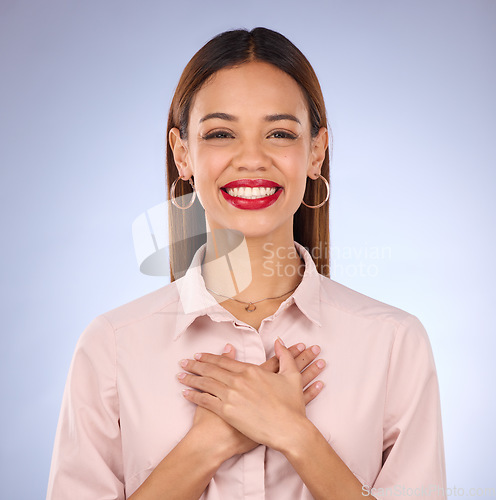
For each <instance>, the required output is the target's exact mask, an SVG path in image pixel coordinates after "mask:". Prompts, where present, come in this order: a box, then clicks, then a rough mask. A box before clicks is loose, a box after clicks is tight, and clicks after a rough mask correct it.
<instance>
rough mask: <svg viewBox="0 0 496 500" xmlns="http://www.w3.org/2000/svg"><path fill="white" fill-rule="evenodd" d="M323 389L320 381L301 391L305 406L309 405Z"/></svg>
mask: <svg viewBox="0 0 496 500" xmlns="http://www.w3.org/2000/svg"><path fill="white" fill-rule="evenodd" d="M323 388H324V383H323V382H322V381H321V380H317V382H314V383H313V384H312V385H310V386H308V387H307V388H306V389H305V390H304V391H303V401H304V402H305V406H306V405H307V404H308V403H310V401H313V400H314V399H315V398H316V397H317V396H318V395H319V394H320V393H321V392H322V389H323Z"/></svg>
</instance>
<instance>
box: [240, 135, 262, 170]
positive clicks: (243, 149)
mask: <svg viewBox="0 0 496 500" xmlns="http://www.w3.org/2000/svg"><path fill="white" fill-rule="evenodd" d="M232 166H233V167H234V168H235V169H237V170H241V171H264V170H266V169H267V168H268V167H269V166H270V157H269V155H268V154H267V152H266V151H265V148H264V144H263V139H260V138H245V139H243V140H242V141H240V142H239V144H238V148H237V150H236V152H235V154H234V156H233V159H232Z"/></svg>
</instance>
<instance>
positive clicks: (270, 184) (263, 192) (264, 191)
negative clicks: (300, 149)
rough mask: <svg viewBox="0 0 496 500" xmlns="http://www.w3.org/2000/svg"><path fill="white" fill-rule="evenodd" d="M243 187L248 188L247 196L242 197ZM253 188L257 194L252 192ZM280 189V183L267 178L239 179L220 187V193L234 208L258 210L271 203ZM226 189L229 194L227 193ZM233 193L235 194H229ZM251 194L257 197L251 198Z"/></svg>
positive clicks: (279, 192)
mask: <svg viewBox="0 0 496 500" xmlns="http://www.w3.org/2000/svg"><path fill="white" fill-rule="evenodd" d="M244 188H249V189H248V191H249V193H250V194H249V196H250V197H249V198H244V197H243V194H245V189H244ZM253 188H256V193H257V194H255V193H253V194H252V190H253ZM282 189H283V188H282V186H281V185H279V184H277V183H276V182H274V181H270V180H268V179H239V180H236V181H231V182H229V183H227V184H226V185H224V186H223V187H222V188H221V193H222V196H223V197H224V199H225V200H226V201H227V202H229V203H230V204H231V205H232V206H234V207H236V208H240V209H242V210H259V209H261V208H267V207H269V206H270V205H273V204H274V203H275V202H276V201H277V199H278V198H279V196H280V195H281V193H282ZM228 190H229V191H230V192H231V194H229V193H228ZM233 190H235V191H233ZM235 193H236V194H235ZM233 194H235V195H234V196H231V195H233ZM253 195H255V196H257V197H256V198H253V197H252V196H253Z"/></svg>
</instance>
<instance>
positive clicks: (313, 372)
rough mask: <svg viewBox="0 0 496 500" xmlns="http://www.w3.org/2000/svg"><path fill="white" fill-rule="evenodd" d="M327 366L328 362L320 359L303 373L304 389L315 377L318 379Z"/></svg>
mask: <svg viewBox="0 0 496 500" xmlns="http://www.w3.org/2000/svg"><path fill="white" fill-rule="evenodd" d="M325 366H326V362H325V361H324V360H323V359H318V360H317V361H315V363H312V364H311V365H310V366H308V367H307V368H306V370H303V371H302V372H301V382H302V384H303V387H305V386H306V385H308V384H309V383H310V382H311V381H312V380H313V379H314V378H315V377H318V376H319V375H320V374H321V372H322V370H323V369H324V368H325Z"/></svg>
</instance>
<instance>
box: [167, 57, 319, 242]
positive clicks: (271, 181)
mask: <svg viewBox="0 0 496 500" xmlns="http://www.w3.org/2000/svg"><path fill="white" fill-rule="evenodd" d="M169 140H170V143H171V147H172V150H173V151H174V157H175V160H176V165H178V170H179V175H182V176H183V178H189V177H191V175H193V176H194V181H195V188H196V191H197V195H198V197H199V199H200V201H201V203H202V205H203V207H204V209H205V212H206V217H207V220H208V224H209V226H210V229H211V230H213V229H216V228H229V229H235V230H238V231H241V232H242V233H243V234H244V235H245V237H267V236H268V235H269V233H272V232H277V231H281V230H282V231H291V233H290V234H291V235H292V230H293V214H294V213H295V212H296V210H297V209H298V207H299V206H300V204H301V200H302V198H303V194H304V192H305V185H306V177H307V176H310V177H311V178H312V179H315V178H316V177H318V174H319V173H320V168H321V165H322V161H323V160H324V156H325V150H326V148H327V140H328V139H327V130H326V129H325V128H322V129H321V130H320V132H319V135H318V136H317V138H315V139H313V140H312V138H311V135H310V119H309V113H308V110H307V106H306V101H305V97H304V95H303V93H302V91H301V90H300V88H299V86H298V84H297V83H296V82H295V81H294V80H293V79H292V78H291V77H290V76H289V75H287V74H286V73H284V72H283V71H281V70H280V69H278V68H277V67H275V66H273V65H271V64H268V63H265V62H250V63H245V64H243V65H241V66H239V67H236V68H226V69H222V70H220V71H218V72H217V73H215V74H214V75H213V77H212V78H211V79H210V80H209V81H208V82H206V83H205V84H204V85H203V86H202V88H201V89H200V90H199V91H198V93H197V94H196V96H195V97H194V99H193V102H192V106H191V110H190V116H189V124H188V139H187V141H182V140H180V139H179V131H178V129H172V130H171V132H170V134H169ZM255 186H258V190H257V189H254V187H255ZM249 187H251V188H252V189H251V192H250V189H246V188H249ZM234 188H237V189H234Z"/></svg>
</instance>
